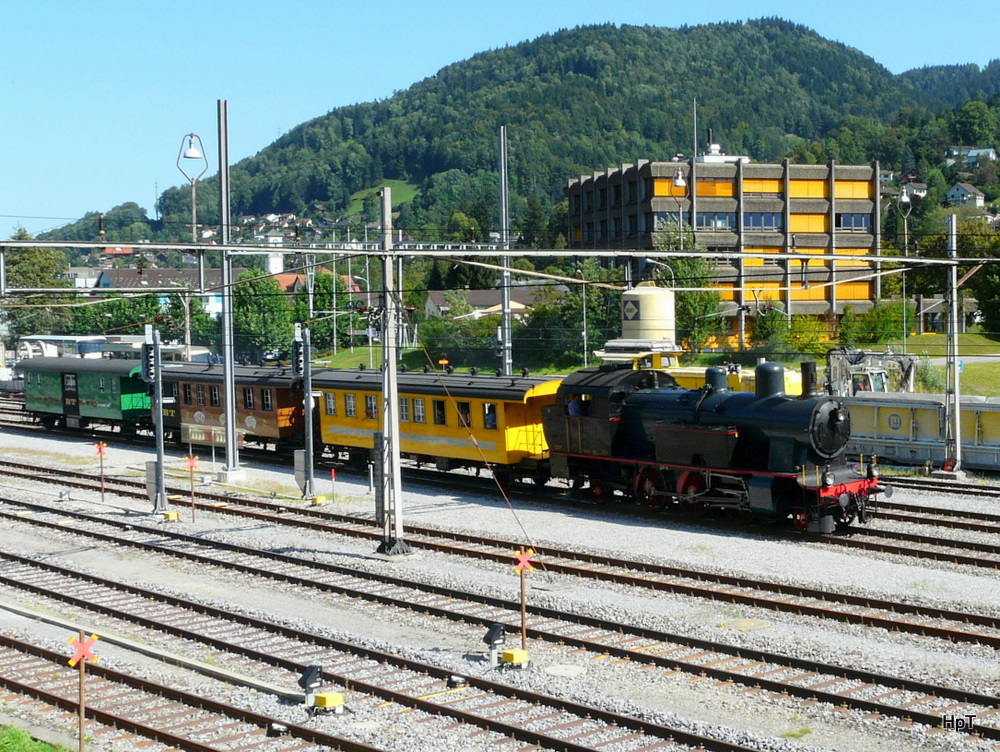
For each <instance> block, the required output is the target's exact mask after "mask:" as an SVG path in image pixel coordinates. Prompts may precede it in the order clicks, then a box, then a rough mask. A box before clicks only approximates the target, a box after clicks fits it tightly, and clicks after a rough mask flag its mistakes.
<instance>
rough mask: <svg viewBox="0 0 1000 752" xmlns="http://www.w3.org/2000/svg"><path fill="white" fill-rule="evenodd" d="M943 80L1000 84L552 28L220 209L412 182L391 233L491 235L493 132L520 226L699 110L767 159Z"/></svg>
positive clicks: (309, 145)
mask: <svg viewBox="0 0 1000 752" xmlns="http://www.w3.org/2000/svg"><path fill="white" fill-rule="evenodd" d="M977 70H978V69H977ZM952 73H954V74H955V75H960V76H962V77H963V80H964V81H965V82H966V83H967V84H968V85H970V86H971V85H972V82H973V81H974V80H978V81H981V82H982V84H983V86H981V87H980V88H982V89H983V90H984V91H985V94H986V96H989V95H990V94H991V93H994V92H995V91H997V90H998V88H1000V87H998V84H997V81H996V76H995V75H992V74H991V77H987V76H985V74H983V75H980V76H979V78H978V79H977V78H976V77H975V76H974V75H972V73H973V72H972V71H969V70H967V69H964V68H957V67H956V68H955V70H954V71H952V70H951V69H948V68H937V69H925V70H924V71H917V72H911V74H908V75H906V76H894V75H893V74H892V73H890V72H889V71H888V70H887V69H886V68H884V67H883V66H881V65H879V64H878V63H877V62H875V61H874V60H873V59H872V58H871V57H869V56H868V55H866V54H863V53H862V52H859V51H858V50H856V49H853V48H851V47H847V46H845V45H843V44H839V43H836V42H832V41H829V40H826V39H823V38H822V37H820V36H819V35H817V34H816V33H815V32H813V31H811V30H809V29H807V28H805V27H803V26H799V25H796V24H792V23H789V22H786V21H781V20H778V19H762V20H758V21H752V22H748V23H723V24H712V25H705V26H695V27H682V28H680V29H669V28H655V27H637V26H623V27H616V26H611V25H608V26H591V27H582V28H576V29H572V30H563V31H559V32H557V33H554V34H548V35H545V36H543V37H540V38H538V39H535V40H533V41H529V42H525V43H522V44H518V45H515V46H511V47H506V48H504V49H498V50H492V51H489V52H484V53H481V54H478V55H476V56H474V57H473V58H471V59H469V60H465V61H462V62H458V63H455V64H453V65H450V66H448V67H446V68H444V69H442V70H441V71H440V72H439V73H437V74H436V75H435V76H432V77H430V78H427V79H425V80H423V81H420V82H418V83H416V84H414V85H413V86H412V87H410V88H409V89H407V90H406V91H401V92H398V93H396V94H394V95H393V96H392V97H390V98H388V99H385V100H382V101H377V102H370V103H363V104H356V105H352V106H348V107H340V108H338V109H336V110H333V111H331V112H330V113H329V114H327V115H324V116H322V117H318V118H316V119H314V120H312V121H310V122H307V123H304V124H302V125H300V126H298V127H297V128H295V129H294V130H292V131H290V132H289V133H287V134H286V135H284V136H283V137H281V138H280V139H278V140H277V141H276V142H274V143H273V144H271V145H270V146H268V147H266V148H264V149H263V150H262V151H261V152H259V153H258V154H257V155H255V156H254V157H252V158H249V159H246V160H244V161H242V162H240V163H239V164H238V165H236V166H234V168H233V170H232V175H231V187H232V208H233V215H234V216H239V215H245V214H262V213H265V212H295V213H297V214H300V215H301V214H304V213H308V212H309V211H312V210H314V207H315V205H316V204H320V205H322V207H323V210H324V211H325V212H326V213H327V218H330V217H332V218H337V217H340V216H343V214H344V213H345V212H346V211H347V209H348V207H349V206H350V197H351V195H352V194H353V193H355V192H356V191H359V190H361V189H364V188H371V187H374V186H377V185H379V184H380V183H382V182H383V181H385V180H389V179H393V180H403V181H407V182H408V183H410V184H411V185H412V186H414V187H415V188H416V194H415V198H414V199H413V200H412V201H411V202H409V203H408V204H407V205H406V206H405V207H403V212H402V215H401V216H400V218H399V222H398V225H397V226H399V227H402V228H404V229H406V230H408V231H411V232H413V233H414V234H417V233H416V231H417V230H419V229H424V230H427V231H428V232H433V231H434V230H443V229H444V228H450V229H452V230H454V229H455V227H454V225H455V223H456V222H458V223H459V224H461V223H462V222H466V223H467V225H468V226H472V227H474V228H475V231H476V232H478V233H481V234H483V235H485V233H486V231H487V230H489V229H495V228H496V225H497V220H496V210H495V206H496V203H497V201H496V164H497V131H498V128H499V126H500V125H506V126H507V128H508V144H509V154H510V159H509V163H510V170H511V175H510V181H511V182H510V187H511V196H512V202H511V206H512V211H513V213H514V217H515V223H517V222H523V221H524V217H525V216H526V215H527V214H529V213H531V212H532V211H535V210H538V211H548V210H549V209H550V208H551V207H552V206H553V205H554V204H555V203H556V202H558V200H559V199H560V197H561V194H562V189H563V186H564V185H565V183H566V180H567V178H573V177H576V176H578V175H580V174H583V173H590V172H592V171H593V170H595V169H604V168H605V167H608V166H613V165H618V164H620V163H623V162H632V161H634V160H635V159H637V158H649V159H665V158H670V157H672V156H674V155H675V154H676V153H678V152H682V153H684V154H686V155H690V154H691V152H692V149H693V148H694V146H693V143H692V142H693V128H692V125H693V123H692V119H693V118H692V109H693V108H692V103H693V101H694V100H695V99H697V102H698V123H699V134H698V136H699V139H700V140H701V141H700V145H699V149H704V148H705V138H704V131H705V128H707V127H712V128H714V132H715V135H716V139H717V140H718V141H719V142H720V143H722V145H723V147H724V149H725V150H726V151H727V152H728V153H731V154H734V153H739V154H747V155H749V156H751V157H752V158H753V159H754V160H756V161H771V160H777V159H780V158H782V157H785V156H788V155H793V156H794V154H795V152H796V150H797V149H799V150H801V149H802V148H803V146H802V145H803V143H807V142H811V141H818V140H820V139H822V138H823V137H824V136H825V135H826V134H827V133H828V132H830V131H831V130H832V129H834V128H836V127H837V126H838V125H840V124H842V123H843V122H844V120H845V118H851V117H854V118H863V119H866V120H870V121H873V122H877V123H885V122H887V121H888V120H889V119H891V118H892V117H894V115H895V114H896V113H897V112H898V111H899V110H900V109H901V108H902V107H904V106H905V107H909V108H921V107H927V108H931V110H935V109H941V108H942V107H944V106H946V105H945V102H944V101H943V99H944V95H943V92H944V91H945V90H946V89H947V84H946V81H947V79H948V77H949V76H950V75H952ZM290 75H293V73H292V72H290ZM990 81H992V82H993V83H992V84H990V87H991V88H990V89H989V90H987V89H986V85H987V84H988V83H989V82H990ZM318 98H319V97H318ZM852 156H854V155H852ZM188 190H189V189H188V188H187V187H186V186H184V187H180V188H172V189H170V190H168V191H166V192H165V193H164V195H163V196H162V197H161V201H160V208H161V213H162V216H163V219H164V224H163V228H164V230H163V233H165V234H170V231H171V228H174V229H175V230H176V231H175V232H173V233H172V234H174V235H176V236H177V237H178V238H182V237H183V233H184V232H188V230H187V229H184V222H186V221H188V217H189V216H190V206H189V202H190V194H189V193H188ZM213 194H214V184H213V181H206V184H205V189H204V190H203V189H202V188H201V187H199V191H198V199H199V218H200V219H203V221H205V222H207V223H211V222H213V221H217V216H218V210H217V197H216V195H217V194H216V195H213ZM539 207H541V209H539ZM456 217H459V219H457V220H456ZM130 218H131V217H130ZM449 223H451V224H449ZM66 229H67V230H69V229H70V228H66ZM114 229H115V228H114V227H113V226H111V225H109V233H110V232H111V231H113V230H114ZM110 237H111V235H110V234H109V238H110ZM122 239H123V240H127V239H128V238H122Z"/></svg>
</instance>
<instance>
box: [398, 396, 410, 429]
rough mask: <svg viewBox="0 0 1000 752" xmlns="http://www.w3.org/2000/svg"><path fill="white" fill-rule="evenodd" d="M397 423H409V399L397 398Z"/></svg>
mask: <svg viewBox="0 0 1000 752" xmlns="http://www.w3.org/2000/svg"><path fill="white" fill-rule="evenodd" d="M399 422H400V423H409V422H410V398H409V397H400V398H399Z"/></svg>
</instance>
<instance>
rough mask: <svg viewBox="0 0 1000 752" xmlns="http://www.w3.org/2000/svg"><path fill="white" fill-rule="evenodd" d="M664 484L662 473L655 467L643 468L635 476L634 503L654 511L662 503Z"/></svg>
mask: <svg viewBox="0 0 1000 752" xmlns="http://www.w3.org/2000/svg"><path fill="white" fill-rule="evenodd" d="M665 491H666V483H665V482H664V480H663V473H661V472H660V471H659V469H658V468H655V467H644V468H642V470H640V471H639V472H638V473H636V476H635V503H636V504H639V505H640V506H644V507H649V508H650V509H656V508H657V507H659V506H660V505H661V504H662V503H663V498H664V496H663V494H664V492H665Z"/></svg>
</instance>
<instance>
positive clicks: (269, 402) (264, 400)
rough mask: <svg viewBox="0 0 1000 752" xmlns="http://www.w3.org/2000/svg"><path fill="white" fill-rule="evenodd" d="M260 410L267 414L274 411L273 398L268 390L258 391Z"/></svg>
mask: <svg viewBox="0 0 1000 752" xmlns="http://www.w3.org/2000/svg"><path fill="white" fill-rule="evenodd" d="M260 409H261V410H263V411H264V412H268V413H269V412H271V411H273V410H274V398H273V397H272V396H271V390H270V389H261V390H260Z"/></svg>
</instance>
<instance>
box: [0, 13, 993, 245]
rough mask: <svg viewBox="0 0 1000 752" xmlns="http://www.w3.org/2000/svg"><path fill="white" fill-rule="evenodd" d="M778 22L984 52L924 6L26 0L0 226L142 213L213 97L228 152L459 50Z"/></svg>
mask: <svg viewBox="0 0 1000 752" xmlns="http://www.w3.org/2000/svg"><path fill="white" fill-rule="evenodd" d="M774 16H776V17H780V18H785V19H788V20H790V21H794V22H796V23H800V24H803V25H805V26H808V27H809V28H811V29H814V30H815V31H817V32H818V33H819V34H821V35H822V36H824V37H826V38H828V39H832V40H835V41H839V42H842V43H844V44H847V45H850V46H852V47H856V48H857V49H859V50H861V51H862V52H864V53H865V54H867V55H869V56H871V57H873V58H874V59H875V60H876V61H877V62H879V63H881V64H883V65H884V66H886V67H887V68H888V69H889V70H891V71H892V72H894V73H900V72H902V71H904V70H908V69H910V68H917V67H921V66H924V65H940V64H962V63H977V64H979V65H980V66H983V65H986V64H987V63H988V62H989V61H990V60H991V59H993V58H996V57H1000V51H998V45H997V43H996V38H997V37H996V34H995V33H994V32H993V31H991V30H990V28H988V26H987V25H986V24H982V25H978V26H977V25H975V24H965V23H960V22H958V21H957V20H956V19H955V18H948V17H946V16H947V13H946V11H945V6H943V5H941V3H939V2H934V3H932V2H930V1H929V0H910V2H897V1H896V0H888V1H887V0H883V2H877V3H876V2H859V1H858V0H841V2H838V3H815V4H814V3H803V2H801V0H797V1H796V2H784V1H781V2H754V1H753V0H744V1H743V2H730V1H729V0H715V1H714V2H702V3H691V2H683V3H682V2H677V1H676V0H659V2H649V3H627V4H626V3H614V2H608V1H607V0H602V1H601V2H597V1H596V0H572V1H571V2H570V1H568V0H567V1H564V0H533V1H532V2H525V1H524V0H507V2H503V3H493V4H489V5H485V4H480V3H476V2H468V1H467V0H461V1H457V0H436V2H430V3H418V2H404V1H403V0H383V1H382V2H374V3H358V2H341V1H340V0H325V1H323V0H313V1H309V0H285V2H263V0H241V1H240V2H230V1H229V0H202V1H201V2H190V1H189V0H175V1H174V2H171V3H137V2H134V1H133V2H124V1H116V0H83V1H82V2H81V1H80V0H38V2H34V3H29V2H19V3H8V4H7V5H6V7H5V9H4V12H3V15H2V17H0V24H2V25H0V49H2V50H3V62H2V63H0V66H2V75H0V101H2V102H3V103H4V107H3V117H2V118H0V143H2V144H3V159H2V161H0V176H2V177H0V237H3V238H6V237H9V236H10V235H11V234H12V233H13V232H14V229H15V228H16V227H18V226H23V227H25V228H26V229H28V230H29V232H32V233H33V234H37V233H39V232H43V231H45V230H48V229H51V228H54V227H58V226H60V225H63V224H66V223H67V222H70V221H73V220H74V219H77V218H79V217H81V216H82V215H83V214H84V213H86V212H87V211H103V210H107V209H110V208H112V207H113V206H116V205H118V204H120V203H123V202H125V201H135V202H137V203H138V204H139V205H140V206H142V207H144V208H146V209H147V211H148V212H149V213H150V215H152V214H153V208H154V200H155V198H156V196H157V195H158V194H159V193H160V192H162V191H163V190H164V189H166V188H168V187H170V186H173V185H179V184H182V183H184V182H186V181H185V178H184V177H183V176H182V175H181V174H180V172H179V171H178V169H177V166H176V160H177V154H178V150H179V149H180V145H181V140H182V138H183V136H184V134H186V133H189V132H194V133H197V134H199V135H200V136H201V137H202V139H203V141H204V143H205V146H206V149H207V151H208V153H209V160H210V164H211V167H210V169H209V171H208V173H207V175H206V177H208V176H210V175H212V174H214V173H216V172H217V160H218V150H217V135H216V134H217V126H216V102H217V100H219V99H225V100H227V101H228V102H229V143H230V146H229V152H230V157H231V161H232V162H236V161H238V160H239V159H242V158H243V157H247V156H250V155H252V154H255V153H257V152H258V151H260V150H261V149H263V148H264V147H266V146H267V145H268V144H270V143H271V142H273V141H274V140H275V139H276V138H278V137H279V136H281V135H282V134H283V133H286V132H287V131H289V130H291V129H292V128H294V127H295V126H296V125H298V124H299V123H302V122H304V121H306V120H309V119H311V118H314V117H317V116H320V115H323V114H325V113H327V112H329V111H330V110H332V109H334V108H336V107H338V106H341V105H345V104H352V103H355V102H365V101H370V100H374V99H384V98H386V97H388V96H391V95H392V93H393V92H395V91H400V90H403V89H406V88H408V87H409V86H410V85H411V84H413V83H414V82H416V81H419V80H421V79H423V78H426V77H427V76H432V75H434V74H435V73H436V72H437V71H438V70H440V69H441V68H443V67H444V66H446V65H448V64H450V63H453V62H457V61H459V60H464V59H466V58H468V57H470V56H472V55H474V54H475V53H477V52H481V51H484V50H488V49H495V48H498V47H503V46H505V45H508V44H517V43H518V42H522V41H525V40H528V39H533V38H535V37H537V36H539V35H542V34H545V33H549V32H554V31H558V30H559V29H561V28H572V27H575V26H579V25H583V24H595V23H609V22H610V23H616V24H636V25H651V26H665V27H677V26H681V25H684V24H688V25H697V24H704V23H714V22H719V21H742V20H747V19H752V18H761V17H774Z"/></svg>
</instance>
